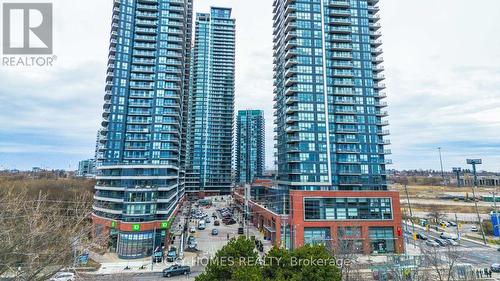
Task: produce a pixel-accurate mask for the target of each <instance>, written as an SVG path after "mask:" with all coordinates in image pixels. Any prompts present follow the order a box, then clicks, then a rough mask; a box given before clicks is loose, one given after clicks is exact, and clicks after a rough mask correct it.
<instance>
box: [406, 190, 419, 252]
mask: <svg viewBox="0 0 500 281" xmlns="http://www.w3.org/2000/svg"><path fill="white" fill-rule="evenodd" d="M405 193H406V200H407V201H408V208H409V209H410V221H411V227H412V233H413V237H414V235H415V223H414V222H413V212H412V210H411V203H410V196H409V195H408V186H407V185H406V184H405ZM413 237H412V239H413ZM413 245H415V247H416V246H417V245H416V244H415V241H413Z"/></svg>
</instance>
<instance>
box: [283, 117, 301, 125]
mask: <svg viewBox="0 0 500 281" xmlns="http://www.w3.org/2000/svg"><path fill="white" fill-rule="evenodd" d="M296 122H299V119H298V118H297V117H295V116H290V117H288V118H286V123H287V124H293V123H296Z"/></svg>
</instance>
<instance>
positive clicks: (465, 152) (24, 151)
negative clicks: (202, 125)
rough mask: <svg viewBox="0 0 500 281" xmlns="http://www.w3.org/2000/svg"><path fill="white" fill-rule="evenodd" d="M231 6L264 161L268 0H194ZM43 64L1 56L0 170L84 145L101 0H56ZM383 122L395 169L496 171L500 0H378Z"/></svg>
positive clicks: (105, 32) (94, 119)
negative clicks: (7, 63) (47, 60)
mask: <svg viewBox="0 0 500 281" xmlns="http://www.w3.org/2000/svg"><path fill="white" fill-rule="evenodd" d="M194 1H195V10H196V11H198V12H206V11H208V9H209V7H210V6H211V5H213V6H226V7H232V8H233V16H234V17H235V18H236V24H237V60H236V64H237V65H236V69H237V75H236V107H237V109H246V108H258V109H263V110H265V113H266V122H267V128H266V134H267V145H266V154H267V160H266V162H267V165H268V166H269V167H272V163H273V158H272V154H273V130H272V129H273V119H272V117H273V115H272V102H273V101H272V100H273V97H272V21H271V18H272V14H271V13H272V1H271V0H251V1H249V0H194ZM54 6H55V8H54V9H55V15H54V23H55V42H54V53H55V54H56V55H57V61H56V62H55V66H53V67H45V68H20V67H19V68H7V67H2V66H0V169H1V168H18V169H29V168H31V167H33V166H43V167H48V168H64V169H68V168H71V169H75V168H76V166H77V163H78V160H80V159H84V158H90V157H92V156H93V153H94V145H95V135H96V131H97V129H98V127H99V124H100V119H101V111H102V104H103V96H104V81H105V73H106V65H107V56H108V55H107V52H108V45H109V44H108V42H109V31H110V21H111V7H112V1H111V0H54ZM380 7H381V16H382V33H383V37H382V40H383V42H384V45H383V49H384V59H385V63H384V66H385V68H386V72H385V76H386V77H387V80H386V81H385V83H386V85H387V95H388V98H387V101H388V103H389V107H388V110H389V113H390V116H389V119H388V120H389V121H390V123H391V126H390V127H389V129H390V130H391V135H390V136H389V139H391V141H392V146H391V147H390V148H391V149H392V152H393V154H392V155H390V157H389V158H392V159H393V162H394V165H392V166H389V167H391V168H396V169H418V168H423V169H428V168H431V169H438V168H439V156H438V150H437V147H442V148H443V161H444V166H445V169H448V170H450V169H451V167H460V166H462V167H465V166H466V165H465V159H466V158H467V157H477V158H483V162H484V165H482V168H484V169H488V170H493V171H500V138H499V135H500V111H499V110H498V108H499V106H500V36H499V34H500V25H499V24H498V19H499V18H500V1H498V0H476V1H471V0H439V1H436V0H419V1H415V0H381V1H380Z"/></svg>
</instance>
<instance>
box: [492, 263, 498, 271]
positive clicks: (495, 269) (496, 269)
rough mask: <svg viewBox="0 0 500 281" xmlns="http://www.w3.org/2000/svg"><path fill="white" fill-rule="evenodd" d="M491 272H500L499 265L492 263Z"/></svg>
mask: <svg viewBox="0 0 500 281" xmlns="http://www.w3.org/2000/svg"><path fill="white" fill-rule="evenodd" d="M490 269H491V271H493V272H500V263H494V264H492V265H491V267H490Z"/></svg>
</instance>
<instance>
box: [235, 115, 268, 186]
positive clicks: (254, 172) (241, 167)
mask: <svg viewBox="0 0 500 281" xmlns="http://www.w3.org/2000/svg"><path fill="white" fill-rule="evenodd" d="M264 146H265V121H264V111H262V110H240V111H238V116H237V118H236V181H237V182H238V183H251V182H253V180H254V179H255V178H256V177H261V176H262V175H263V174H264V165H265V164H264V161H265V148H264Z"/></svg>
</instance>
